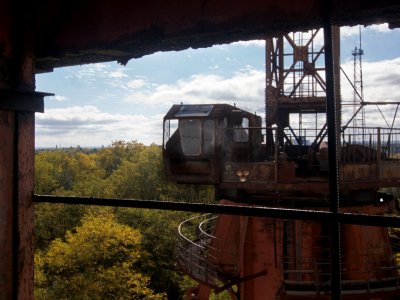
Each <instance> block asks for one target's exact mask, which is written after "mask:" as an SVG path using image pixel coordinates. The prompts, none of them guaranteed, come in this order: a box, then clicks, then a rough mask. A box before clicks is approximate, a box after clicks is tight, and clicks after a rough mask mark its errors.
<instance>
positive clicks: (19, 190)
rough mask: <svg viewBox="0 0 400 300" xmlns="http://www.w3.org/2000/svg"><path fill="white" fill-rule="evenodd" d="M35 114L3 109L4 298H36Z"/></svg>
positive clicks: (0, 296)
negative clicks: (33, 200) (34, 270)
mask: <svg viewBox="0 0 400 300" xmlns="http://www.w3.org/2000/svg"><path fill="white" fill-rule="evenodd" d="M34 128H35V122H34V113H32V112H26V113H22V112H14V111H0V140H1V146H0V257H1V259H0V300H8V299H27V300H29V299H33V253H34V206H33V203H32V195H33V189H34V159H35V151H34V149H35V145H34Z"/></svg>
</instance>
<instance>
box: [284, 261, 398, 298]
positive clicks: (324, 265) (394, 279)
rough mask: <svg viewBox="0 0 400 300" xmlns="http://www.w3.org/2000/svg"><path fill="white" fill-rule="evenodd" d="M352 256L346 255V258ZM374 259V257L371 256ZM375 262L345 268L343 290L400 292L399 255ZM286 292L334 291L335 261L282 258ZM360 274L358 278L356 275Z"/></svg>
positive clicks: (342, 271) (320, 293) (316, 293)
mask: <svg viewBox="0 0 400 300" xmlns="http://www.w3.org/2000/svg"><path fill="white" fill-rule="evenodd" d="M347 258H348V259H352V258H350V257H346V256H342V261H346V259H347ZM369 258H370V259H371V257H369ZM375 265H381V266H380V267H376V266H371V265H369V264H367V263H366V264H360V265H359V266H357V267H352V268H351V269H347V268H346V267H343V268H342V270H341V273H342V282H341V285H342V293H343V294H350V295H351V294H365V295H372V294H374V293H378V292H384V291H385V292H387V291H400V266H399V264H398V263H397V262H396V259H395V256H393V257H392V258H391V259H389V260H388V261H382V262H381V263H377V262H375ZM282 270H283V272H282V275H283V287H282V292H283V293H285V294H291V295H303V296H305V295H309V296H319V295H324V294H330V290H331V264H330V259H329V257H328V258H320V259H316V258H304V257H302V258H295V257H284V258H282ZM355 277H357V278H355Z"/></svg>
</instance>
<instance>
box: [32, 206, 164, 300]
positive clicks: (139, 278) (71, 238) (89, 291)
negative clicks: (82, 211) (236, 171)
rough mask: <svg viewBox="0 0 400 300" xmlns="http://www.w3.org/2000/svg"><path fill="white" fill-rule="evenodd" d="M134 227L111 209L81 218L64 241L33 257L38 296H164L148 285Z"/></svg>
mask: <svg viewBox="0 0 400 300" xmlns="http://www.w3.org/2000/svg"><path fill="white" fill-rule="evenodd" d="M147 257H148V255H147V253H146V252H145V251H144V250H142V248H141V234H140V232H139V231H138V230H136V229H132V228H131V227H129V226H127V225H122V224H119V223H117V222H116V220H115V217H114V215H113V214H112V213H111V212H110V211H109V210H102V212H101V213H100V214H97V215H96V214H89V215H87V216H85V217H84V219H83V221H82V225H81V226H79V227H77V228H76V232H75V233H71V232H67V234H66V237H65V241H63V240H61V239H56V240H54V241H53V242H52V243H51V244H50V246H49V247H48V249H47V250H46V251H43V252H38V253H37V255H36V256H35V296H36V298H37V299H144V298H146V299H163V298H164V296H163V295H161V294H158V295H157V294H155V293H154V292H153V291H152V290H151V289H150V288H148V284H149V280H150V278H149V277H148V276H147V275H145V274H144V273H143V272H142V270H141V269H142V268H143V266H145V265H147V264H148V263H149V262H147V261H146V260H148V258H147Z"/></svg>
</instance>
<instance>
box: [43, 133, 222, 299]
mask: <svg viewBox="0 0 400 300" xmlns="http://www.w3.org/2000/svg"><path fill="white" fill-rule="evenodd" d="M35 168H36V171H35V172H36V173H35V174H36V175H35V193H37V194H42V195H66V196H92V197H104V198H132V199H146V200H154V199H157V200H165V201H185V202H187V201H193V202H199V201H201V202H204V201H206V202H212V201H213V200H214V191H213V188H212V187H209V186H198V185H196V186H195V185H176V184H173V183H171V182H167V181H166V180H165V178H164V175H163V163H162V153H161V148H160V146H157V145H151V146H144V145H142V144H140V143H137V142H123V141H118V142H114V143H113V144H112V145H111V146H110V147H103V148H99V149H83V148H80V147H77V148H68V149H52V150H38V151H37V152H36V160H35ZM35 209H36V219H35V299H174V300H177V299H183V295H184V291H185V289H187V288H188V287H190V286H194V285H196V283H195V282H193V281H192V280H190V279H189V278H188V277H187V276H184V275H183V274H182V273H181V272H179V270H178V269H177V267H176V261H175V256H174V251H175V243H176V236H177V227H178V225H179V223H180V222H181V221H183V220H185V219H187V218H188V217H189V216H190V214H189V213H185V212H175V211H160V210H149V209H134V208H109V207H108V208H106V207H95V206H86V205H68V204H49V203H38V204H36V205H35ZM223 298H225V296H224V295H218V296H214V298H213V299H223Z"/></svg>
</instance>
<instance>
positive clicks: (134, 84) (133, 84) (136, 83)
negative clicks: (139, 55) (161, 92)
mask: <svg viewBox="0 0 400 300" xmlns="http://www.w3.org/2000/svg"><path fill="white" fill-rule="evenodd" d="M146 84H147V81H146V80H144V79H134V80H131V81H128V83H127V84H126V85H127V87H129V88H131V89H140V88H142V87H144V86H145V85H146Z"/></svg>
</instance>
